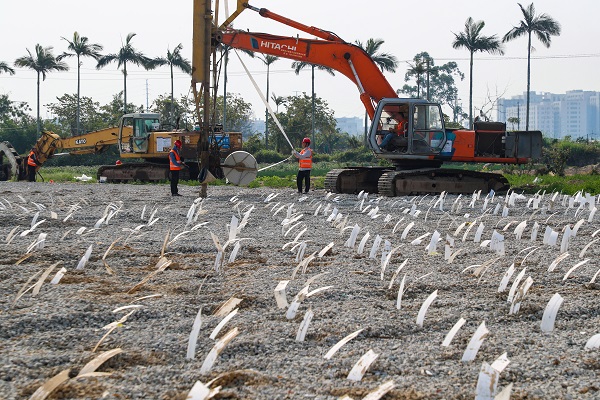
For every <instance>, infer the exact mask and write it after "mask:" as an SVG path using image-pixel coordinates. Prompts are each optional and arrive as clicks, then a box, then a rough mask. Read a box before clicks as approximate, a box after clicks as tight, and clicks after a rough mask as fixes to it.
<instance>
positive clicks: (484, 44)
mask: <svg viewBox="0 0 600 400" xmlns="http://www.w3.org/2000/svg"><path fill="white" fill-rule="evenodd" d="M484 26H485V22H483V21H473V18H471V17H469V18H467V21H466V22H465V30H464V31H463V32H460V33H458V34H456V33H454V37H455V39H454V42H452V47H453V48H455V49H460V48H462V47H464V48H466V49H467V50H469V53H470V55H471V59H470V64H469V128H470V129H473V54H475V53H476V52H478V51H479V52H484V51H485V52H486V53H490V54H504V50H502V44H501V43H500V40H499V39H498V38H497V37H496V35H492V36H483V35H481V30H482V29H483V27H484Z"/></svg>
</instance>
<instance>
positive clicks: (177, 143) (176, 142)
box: [175, 139, 181, 147]
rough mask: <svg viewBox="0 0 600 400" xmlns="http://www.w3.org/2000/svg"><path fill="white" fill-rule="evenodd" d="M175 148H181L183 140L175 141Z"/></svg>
mask: <svg viewBox="0 0 600 400" xmlns="http://www.w3.org/2000/svg"><path fill="white" fill-rule="evenodd" d="M175 146H177V147H181V140H179V139H177V140H176V141H175Z"/></svg>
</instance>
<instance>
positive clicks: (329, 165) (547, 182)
mask: <svg viewBox="0 0 600 400" xmlns="http://www.w3.org/2000/svg"><path fill="white" fill-rule="evenodd" d="M344 167H346V165H345V164H342V163H335V162H326V163H319V164H316V165H315V168H314V169H313V171H312V172H311V187H312V188H313V189H323V188H324V185H325V175H326V174H327V172H329V171H330V170H332V169H335V168H344ZM445 167H446V165H445ZM448 167H452V168H460V167H462V165H461V164H456V165H452V166H450V165H449V166H448ZM97 170H98V167H97V166H63V167H43V168H42V169H40V173H41V175H42V177H43V180H44V181H45V182H49V181H53V182H57V183H59V182H79V181H78V180H77V179H75V177H76V176H81V175H82V174H85V175H87V176H91V177H92V180H90V181H89V182H86V183H97V180H96V172H97ZM297 172H298V166H297V165H296V164H295V163H294V164H281V165H278V166H276V167H273V168H269V169H266V170H264V171H261V172H259V173H258V176H257V178H256V179H255V180H254V181H252V182H251V183H250V185H248V186H249V187H250V188H257V187H272V188H295V187H296V173H297ZM504 176H506V178H507V179H508V181H509V182H510V185H511V187H512V188H513V189H515V190H518V191H523V192H525V193H536V192H537V191H544V190H545V191H546V192H555V191H556V192H561V193H565V194H571V195H572V194H575V193H577V192H579V191H582V192H584V193H590V194H592V195H597V194H600V175H598V174H589V175H572V176H553V175H538V176H537V178H538V181H537V182H535V183H534V179H536V176H533V175H528V174H522V173H517V174H510V173H507V174H504ZM38 181H40V178H39V177H38ZM134 183H135V184H143V183H140V182H134ZM159 183H160V184H168V181H163V182H159ZM180 184H181V185H184V186H199V185H200V183H199V182H198V181H196V180H188V181H180ZM225 184H226V182H225V180H224V179H217V180H216V181H214V182H211V183H210V186H222V185H225Z"/></svg>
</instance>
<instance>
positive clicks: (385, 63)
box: [355, 39, 398, 145]
mask: <svg viewBox="0 0 600 400" xmlns="http://www.w3.org/2000/svg"><path fill="white" fill-rule="evenodd" d="M355 43H356V45H357V46H358V47H360V48H361V49H363V50H364V51H365V52H366V53H367V54H368V55H369V57H371V59H372V60H373V61H374V62H375V64H377V66H378V67H379V68H381V71H382V72H383V71H387V72H392V73H393V72H396V68H397V67H398V59H397V58H396V56H394V55H392V54H389V53H378V51H379V48H380V47H381V45H383V43H384V40H383V39H369V40H367V43H365V44H363V43H362V42H361V41H360V40H357V41H356V42H355ZM368 119H369V116H368V115H367V111H366V110H365V136H364V138H363V141H364V144H365V145H366V144H367V124H368Z"/></svg>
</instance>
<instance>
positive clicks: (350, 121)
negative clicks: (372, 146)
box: [252, 117, 365, 136]
mask: <svg viewBox="0 0 600 400" xmlns="http://www.w3.org/2000/svg"><path fill="white" fill-rule="evenodd" d="M335 121H336V122H337V126H336V127H337V128H338V129H339V130H340V132H347V133H348V134H350V135H354V136H362V135H363V133H364V130H365V128H364V123H365V122H364V120H363V119H362V118H360V117H343V118H336V119H335ZM252 132H257V133H260V134H261V135H264V133H265V121H264V120H263V119H253V120H252Z"/></svg>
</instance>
